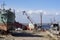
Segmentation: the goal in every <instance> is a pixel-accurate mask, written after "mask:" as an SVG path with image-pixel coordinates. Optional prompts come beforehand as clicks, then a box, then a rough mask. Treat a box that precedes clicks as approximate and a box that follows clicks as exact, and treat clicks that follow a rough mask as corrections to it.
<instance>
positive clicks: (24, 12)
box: [23, 11, 33, 24]
mask: <svg viewBox="0 0 60 40" xmlns="http://www.w3.org/2000/svg"><path fill="white" fill-rule="evenodd" d="M24 14H25V15H26V16H27V19H28V20H29V21H30V22H31V23H32V24H33V22H32V20H31V19H30V17H29V16H28V14H27V13H26V11H23V15H24Z"/></svg>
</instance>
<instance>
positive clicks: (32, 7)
mask: <svg viewBox="0 0 60 40" xmlns="http://www.w3.org/2000/svg"><path fill="white" fill-rule="evenodd" d="M3 1H4V2H5V8H12V9H15V11H16V14H15V15H16V18H15V19H16V21H17V22H21V23H29V22H30V21H29V20H28V19H27V17H26V15H23V14H22V11H23V10H25V11H26V12H27V14H28V15H29V16H30V18H31V20H32V21H33V22H34V23H40V12H42V13H43V18H42V19H43V23H49V22H51V21H53V20H54V17H55V19H56V21H58V22H60V18H59V17H60V0H0V5H1V4H2V3H3ZM58 19H59V20H58Z"/></svg>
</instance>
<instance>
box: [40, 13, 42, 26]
mask: <svg viewBox="0 0 60 40" xmlns="http://www.w3.org/2000/svg"><path fill="white" fill-rule="evenodd" d="M40 26H41V27H42V12H41V13H40Z"/></svg>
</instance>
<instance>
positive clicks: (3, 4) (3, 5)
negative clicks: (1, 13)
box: [1, 2, 5, 10]
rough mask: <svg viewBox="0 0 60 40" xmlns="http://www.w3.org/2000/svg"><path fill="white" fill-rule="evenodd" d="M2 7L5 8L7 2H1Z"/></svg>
mask: <svg viewBox="0 0 60 40" xmlns="http://www.w3.org/2000/svg"><path fill="white" fill-rule="evenodd" d="M1 8H2V10H4V9H5V2H3V3H2V4H1Z"/></svg>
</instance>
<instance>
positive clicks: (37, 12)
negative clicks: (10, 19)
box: [26, 10, 46, 15]
mask: <svg viewBox="0 0 60 40" xmlns="http://www.w3.org/2000/svg"><path fill="white" fill-rule="evenodd" d="M26 12H27V13H28V14H40V13H43V14H45V15H46V11H43V10H28V11H26Z"/></svg>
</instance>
